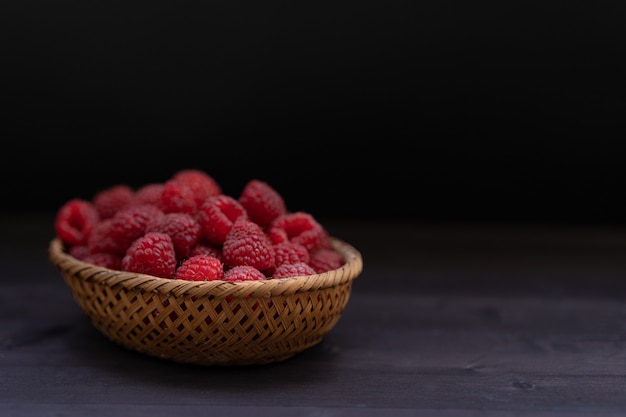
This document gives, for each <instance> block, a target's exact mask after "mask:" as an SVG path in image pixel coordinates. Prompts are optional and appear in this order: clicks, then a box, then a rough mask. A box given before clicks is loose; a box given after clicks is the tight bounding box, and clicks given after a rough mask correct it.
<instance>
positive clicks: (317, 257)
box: [309, 249, 344, 274]
mask: <svg viewBox="0 0 626 417" xmlns="http://www.w3.org/2000/svg"><path fill="white" fill-rule="evenodd" d="M343 264H344V260H343V258H342V257H341V255H340V254H339V253H337V252H335V251H334V250H332V249H320V250H318V251H316V252H314V253H313V254H312V255H311V259H310V260H309V265H311V267H312V268H313V269H315V272H317V273H318V274H321V273H323V272H327V271H332V270H334V269H337V268H340V267H341V266H342V265H343Z"/></svg>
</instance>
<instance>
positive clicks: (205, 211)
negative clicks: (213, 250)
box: [197, 194, 248, 246]
mask: <svg viewBox="0 0 626 417" xmlns="http://www.w3.org/2000/svg"><path fill="white" fill-rule="evenodd" d="M197 217H198V222H199V223H200V226H201V227H202V230H203V236H204V238H205V239H206V240H207V241H208V242H209V243H212V244H214V245H218V246H220V245H222V244H223V243H224V240H225V239H226V236H227V235H228V233H229V232H230V230H231V229H232V227H233V224H234V223H235V222H236V221H237V220H238V219H248V213H246V209H245V208H243V206H242V205H241V203H239V201H237V200H235V199H234V198H232V197H230V196H227V195H225V194H220V195H218V196H213V197H209V198H207V199H206V200H205V201H204V203H203V204H202V205H201V206H200V209H199V210H198V216H197Z"/></svg>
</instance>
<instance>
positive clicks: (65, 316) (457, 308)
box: [0, 214, 626, 417]
mask: <svg viewBox="0 0 626 417" xmlns="http://www.w3.org/2000/svg"><path fill="white" fill-rule="evenodd" d="M322 222H323V223H324V224H325V225H326V226H327V228H328V230H329V231H330V232H331V234H333V235H335V236H337V237H340V238H342V239H344V240H346V241H347V242H349V243H350V244H352V245H353V246H354V247H355V248H357V249H358V250H359V251H360V252H361V254H362V256H363V264H364V268H363V273H362V274H361V275H360V276H359V277H358V278H357V279H356V280H355V281H354V287H353V290H352V295H351V298H350V300H349V302H348V305H347V307H346V309H345V311H344V314H343V316H342V317H341V319H340V320H339V322H338V323H337V325H336V326H335V328H333V329H332V330H331V332H330V333H329V334H328V335H327V336H326V337H325V338H324V339H323V341H322V342H321V343H320V344H318V345H317V346H314V347H312V348H310V349H308V350H306V351H305V352H303V353H301V354H299V355H297V356H295V357H293V358H290V359H288V360H286V361H284V362H281V363H275V364H269V365H261V366H247V367H226V368H223V367H198V366H194V365H182V364H176V363H172V362H169V361H165V360H161V359H158V358H152V357H148V356H146V355H142V354H139V353H136V352H132V351H128V350H125V349H124V348H121V347H119V346H117V345H115V344H113V343H112V342H110V341H108V340H106V339H105V338H104V337H103V336H102V335H101V334H99V333H98V332H97V331H96V330H95V328H93V327H92V326H91V324H90V323H89V322H88V319H87V318H86V316H84V315H83V313H82V312H81V310H80V309H79V308H78V306H77V305H76V303H75V302H74V300H73V299H72V296H71V294H70V291H69V289H68V288H67V287H66V286H65V284H64V282H63V280H62V278H61V275H60V273H59V272H58V271H56V270H55V269H54V268H53V267H52V265H51V264H50V263H49V262H48V259H47V247H48V243H49V240H50V239H51V238H52V237H53V230H52V216H50V215H46V214H22V215H15V214H6V215H3V217H2V218H1V222H0V227H2V239H1V242H0V243H1V245H0V259H1V260H2V264H1V266H2V269H1V270H2V277H1V278H0V279H1V282H2V291H0V416H3V417H23V416H29V417H30V416H37V417H40V416H44V417H45V416H66V417H67V416H85V415H89V416H93V417H99V416H126V415H128V416H138V417H143V416H146V417H148V416H149V417H159V416H169V417H171V416H176V415H180V416H183V415H184V416H191V415H202V416H205V415H206V416H209V415H215V416H222V415H229V416H250V415H255V416H259V417H260V416H273V417H281V416H290V417H294V416H363V417H370V416H418V415H419V416H461V415H488V416H492V415H493V416H530V415H540V416H568V415H602V416H609V415H615V416H618V415H626V304H625V303H624V300H625V299H626V230H621V229H611V228H608V227H603V228H591V227H564V226H560V227H555V226H523V227H522V226H507V225H499V226H497V225H464V224H461V225H451V224H430V225H426V224H411V223H400V222H398V223H393V222H389V223H382V222H372V223H368V222H363V221H358V222H357V221H322Z"/></svg>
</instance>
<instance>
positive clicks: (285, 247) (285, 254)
mask: <svg viewBox="0 0 626 417" xmlns="http://www.w3.org/2000/svg"><path fill="white" fill-rule="evenodd" d="M274 253H275V258H274V264H275V265H276V266H280V265H282V264H294V263H296V262H304V263H309V251H308V250H307V249H306V248H305V247H304V246H302V245H301V244H299V243H296V242H283V243H277V244H276V245H274Z"/></svg>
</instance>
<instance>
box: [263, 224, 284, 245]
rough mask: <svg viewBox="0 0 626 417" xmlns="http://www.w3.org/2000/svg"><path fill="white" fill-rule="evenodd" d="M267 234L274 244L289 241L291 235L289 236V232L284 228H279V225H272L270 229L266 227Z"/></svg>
mask: <svg viewBox="0 0 626 417" xmlns="http://www.w3.org/2000/svg"><path fill="white" fill-rule="evenodd" d="M266 234H267V237H268V238H269V240H270V242H272V244H274V245H277V244H279V243H285V242H289V236H287V232H286V231H284V230H283V229H279V228H278V227H270V228H269V229H266Z"/></svg>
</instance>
